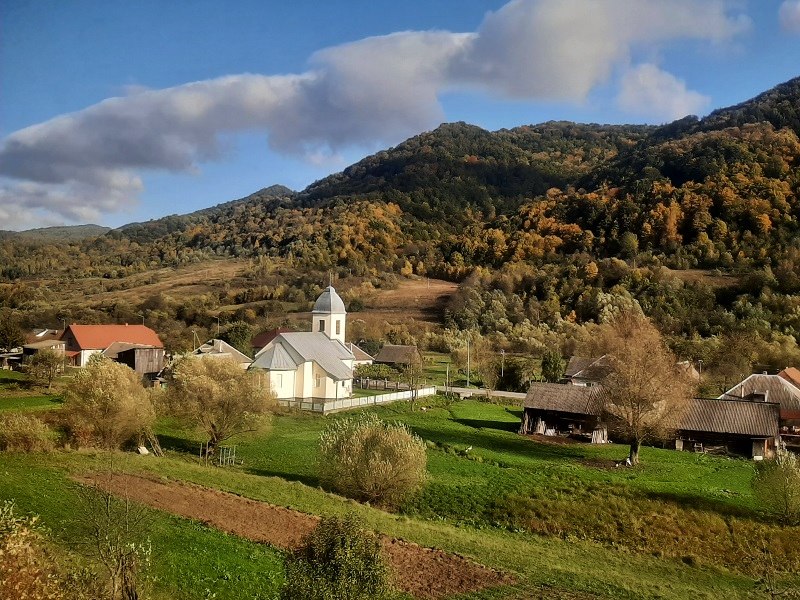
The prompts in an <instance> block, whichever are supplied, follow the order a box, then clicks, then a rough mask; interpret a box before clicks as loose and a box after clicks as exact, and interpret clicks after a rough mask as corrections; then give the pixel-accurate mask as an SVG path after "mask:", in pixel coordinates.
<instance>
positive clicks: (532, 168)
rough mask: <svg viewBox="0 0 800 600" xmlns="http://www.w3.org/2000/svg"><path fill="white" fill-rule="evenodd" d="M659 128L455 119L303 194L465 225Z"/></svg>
mask: <svg viewBox="0 0 800 600" xmlns="http://www.w3.org/2000/svg"><path fill="white" fill-rule="evenodd" d="M652 130H653V128H650V127H646V126H641V125H640V126H608V125H604V126H601V125H580V124H575V123H568V122H550V123H544V124H542V125H535V126H525V127H518V128H515V129H510V130H501V131H497V132H493V133H492V132H489V131H486V130H484V129H481V128H480V127H476V126H474V125H468V124H466V123H448V124H444V125H442V126H440V127H439V128H437V129H436V130H434V131H431V132H428V133H423V134H421V135H418V136H415V137H413V138H411V139H409V140H407V141H405V142H403V143H402V144H400V145H398V146H397V147H395V148H391V149H389V150H386V151H383V152H379V153H377V154H374V155H372V156H368V157H367V158H364V159H363V160H361V161H359V162H358V163H356V164H354V165H352V166H351V167H348V168H347V169H345V170H344V171H343V172H341V173H337V174H335V175H331V176H330V177H327V178H325V179H323V180H321V181H319V182H317V183H314V184H313V185H311V186H309V187H308V188H307V189H306V190H305V191H303V192H302V193H301V194H300V200H301V201H302V202H303V204H304V205H306V206H320V205H324V204H326V203H329V202H332V201H335V200H338V199H347V200H352V199H354V198H357V199H381V200H386V201H391V202H395V203H397V204H398V206H400V208H402V209H403V210H405V211H408V212H410V213H411V214H413V215H414V216H416V217H418V218H420V219H424V220H429V219H441V220H442V221H443V224H447V223H451V224H460V223H454V221H456V222H458V221H460V219H459V216H460V215H463V214H464V209H465V208H467V207H469V208H472V209H474V210H481V211H486V212H488V213H495V212H497V213H502V212H507V211H509V210H513V209H514V208H516V207H517V206H519V204H521V203H522V202H523V201H524V200H525V199H529V198H533V197H535V196H539V195H541V194H544V193H545V192H546V191H547V190H548V189H550V188H553V187H557V188H563V187H565V186H567V185H569V184H570V183H573V182H574V181H576V180H577V178H578V177H580V176H581V175H584V174H586V173H588V172H590V171H591V170H592V169H593V168H595V167H597V166H598V165H600V164H603V163H604V162H605V161H607V160H609V159H611V158H613V157H615V156H617V155H618V154H619V152H620V151H621V150H623V149H626V148H629V147H631V146H633V145H634V144H636V143H637V142H639V141H641V140H643V139H645V138H646V136H647V135H648V133H650V132H651V131H652Z"/></svg>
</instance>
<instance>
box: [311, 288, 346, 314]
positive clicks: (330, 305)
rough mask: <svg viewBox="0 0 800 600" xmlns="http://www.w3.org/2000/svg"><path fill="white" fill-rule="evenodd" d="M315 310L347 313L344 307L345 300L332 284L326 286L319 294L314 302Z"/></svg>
mask: <svg viewBox="0 0 800 600" xmlns="http://www.w3.org/2000/svg"><path fill="white" fill-rule="evenodd" d="M313 312H315V313H338V314H347V311H346V310H345V308H344V301H343V300H342V299H341V298H340V297H339V294H337V293H336V290H335V289H333V286H332V285H329V286H328V287H327V288H325V291H324V292H322V293H321V294H320V295H319V298H317V301H316V302H315V303H314V310H313Z"/></svg>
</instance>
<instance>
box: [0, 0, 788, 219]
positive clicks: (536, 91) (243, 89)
mask: <svg viewBox="0 0 800 600" xmlns="http://www.w3.org/2000/svg"><path fill="white" fill-rule="evenodd" d="M784 4H786V5H788V4H797V3H788V2H787V3H784ZM747 27H748V21H747V19H746V18H744V17H741V16H736V15H732V14H730V13H729V11H728V9H727V7H726V5H725V3H724V2H722V1H721V0H718V1H713V0H615V1H614V2H608V1H597V0H562V1H560V2H551V1H549V0H513V1H512V2H509V3H508V4H506V5H505V6H503V7H502V8H501V9H500V10H498V11H496V12H492V13H488V14H487V15H486V17H485V19H484V21H483V23H482V24H481V26H480V27H479V28H478V30H477V31H475V32H467V33H453V32H448V31H423V32H418V31H408V32H400V33H395V34H391V35H386V36H381V37H372V38H367V39H364V40H360V41H356V42H353V43H349V44H344V45H341V46H336V47H331V48H326V49H324V50H321V51H319V52H317V53H315V54H314V55H312V56H311V57H310V59H309V69H308V70H307V71H306V72H304V73H300V74H296V75H282V76H270V75H259V74H243V75H232V76H228V77H222V78H218V79H212V80H208V81H200V82H195V83H188V84H185V85H180V86H176V87H172V88H167V89H161V90H141V89H134V90H132V91H131V93H130V94H129V95H127V96H124V97H119V98H112V99H109V100H106V101H103V102H100V103H99V104H96V105H94V106H90V107H88V108H86V109H84V110H82V111H79V112H76V113H73V114H67V115H62V116H59V117H57V118H54V119H52V120H50V121H47V122H44V123H41V124H38V125H34V126H32V127H28V128H26V129H22V130H20V131H17V132H15V133H13V134H11V135H9V136H8V137H7V138H6V139H5V140H4V141H3V142H2V146H1V147H0V177H2V178H3V179H2V180H1V181H0V223H4V225H0V228H3V227H5V228H13V227H16V228H19V227H25V226H30V223H29V221H30V218H31V211H35V212H36V214H38V215H43V217H42V218H43V219H44V220H43V221H41V222H39V221H37V222H36V223H35V224H36V225H39V224H51V223H53V222H58V221H70V222H86V221H93V220H98V219H100V217H101V215H102V214H104V213H107V212H114V211H118V210H121V209H123V208H124V207H126V206H128V205H130V203H131V202H134V201H135V199H136V197H137V196H138V194H139V193H140V192H141V190H142V189H143V184H142V180H141V177H140V173H141V172H146V171H167V172H176V173H177V172H192V171H196V170H197V169H198V165H199V164H200V163H202V162H205V161H210V160H220V159H222V158H223V157H224V147H223V145H222V144H221V142H220V136H222V135H225V134H230V133H237V132H244V131H263V132H264V133H265V134H266V137H267V140H268V143H269V145H270V146H271V147H272V148H273V149H274V150H276V151H279V152H283V153H290V154H295V155H301V156H303V155H304V156H307V157H311V156H314V155H318V154H319V153H320V152H323V153H325V152H327V153H330V152H336V151H337V150H338V149H342V148H345V147H349V146H358V145H364V144H374V143H396V142H397V141H399V140H401V139H403V138H404V137H407V136H409V135H413V134H415V133H418V132H420V131H422V130H425V129H429V128H430V127H432V126H434V125H436V124H437V123H439V122H441V121H442V120H443V117H444V115H443V111H442V107H441V104H440V102H439V99H438V98H439V95H440V94H442V93H443V92H447V91H452V90H472V91H478V92H481V93H487V94H491V95H493V96H496V97H501V98H515V99H526V100H564V101H572V102H581V101H583V100H585V99H586V98H587V96H588V94H589V93H590V92H591V91H592V90H593V89H594V88H595V87H597V86H599V85H603V84H606V83H608V82H609V81H612V80H613V79H614V77H615V74H620V92H619V96H618V103H619V105H620V106H621V107H622V108H624V109H625V110H629V111H630V112H632V113H635V114H637V115H640V116H645V117H650V118H656V119H662V120H668V119H672V118H675V117H680V116H684V115H685V114H688V113H692V112H698V111H699V110H701V109H702V108H704V107H705V106H707V104H708V99H707V98H706V97H704V96H702V95H700V94H698V93H696V92H693V91H691V90H688V89H687V88H686V86H685V84H684V83H683V82H682V81H680V80H678V79H677V78H676V77H674V76H673V75H671V74H670V73H667V72H665V71H662V70H661V69H660V68H659V67H657V66H656V65H654V64H650V63H646V64H642V65H632V64H631V62H632V58H631V57H632V55H633V53H634V51H636V50H638V49H640V48H644V49H647V48H652V47H657V46H658V45H659V44H663V43H667V42H672V41H676V40H686V39H689V40H703V41H709V42H712V43H719V42H724V41H726V40H728V39H730V38H732V37H733V36H735V35H737V34H738V33H740V32H741V31H743V30H744V29H746V28H747ZM25 219H27V221H26V220H25Z"/></svg>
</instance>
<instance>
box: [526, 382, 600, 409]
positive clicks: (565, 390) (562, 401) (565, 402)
mask: <svg viewBox="0 0 800 600" xmlns="http://www.w3.org/2000/svg"><path fill="white" fill-rule="evenodd" d="M600 390H601V388H600V386H593V387H586V386H581V385H567V384H563V383H532V384H531V387H530V388H528V393H527V395H526V396H525V401H524V404H523V406H524V407H525V408H535V409H538V410H552V411H557V412H565V413H572V414H576V415H594V416H597V415H599V414H600V412H601V410H600V409H601V407H600V402H599V396H600Z"/></svg>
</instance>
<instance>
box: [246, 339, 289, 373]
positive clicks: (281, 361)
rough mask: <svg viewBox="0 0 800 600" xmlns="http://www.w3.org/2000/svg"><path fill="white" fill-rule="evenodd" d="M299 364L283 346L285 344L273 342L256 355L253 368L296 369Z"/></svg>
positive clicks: (271, 369) (270, 369) (272, 369)
mask: <svg viewBox="0 0 800 600" xmlns="http://www.w3.org/2000/svg"><path fill="white" fill-rule="evenodd" d="M299 366H300V365H299V364H298V363H297V362H296V361H295V360H294V359H293V358H292V357H291V355H290V354H289V353H288V352H287V351H286V349H285V348H284V347H283V344H273V345H272V346H270V347H269V348H266V349H265V350H264V352H262V353H261V354H259V355H258V356H257V357H256V359H255V360H254V361H253V364H252V365H251V368H253V369H266V370H268V371H294V370H295V369H297V367H299Z"/></svg>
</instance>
